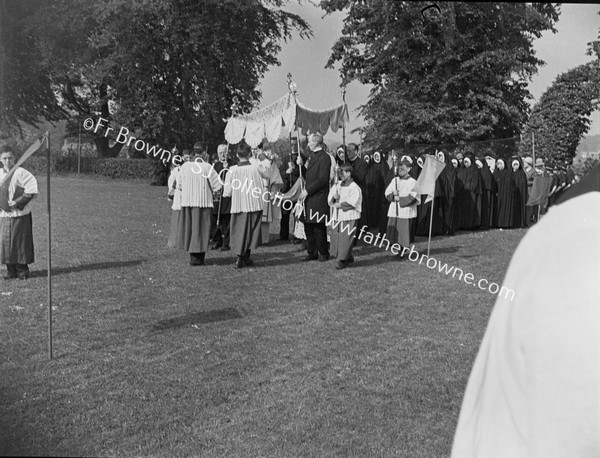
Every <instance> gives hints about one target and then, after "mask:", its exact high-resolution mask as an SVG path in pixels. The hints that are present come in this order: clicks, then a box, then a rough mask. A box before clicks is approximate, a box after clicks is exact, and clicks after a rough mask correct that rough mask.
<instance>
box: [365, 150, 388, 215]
mask: <svg viewBox="0 0 600 458" xmlns="http://www.w3.org/2000/svg"><path fill="white" fill-rule="evenodd" d="M383 165H384V164H382V163H381V162H380V163H379V164H377V163H376V162H375V161H371V162H370V163H369V164H368V165H367V175H366V177H365V195H364V196H363V200H364V202H365V205H364V206H363V207H364V209H365V213H366V215H365V224H366V225H367V226H368V227H379V222H380V220H381V211H382V206H381V200H382V199H385V195H384V192H385V185H384V177H383ZM386 167H387V165H386Z"/></svg>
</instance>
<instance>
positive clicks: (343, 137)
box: [342, 73, 347, 160]
mask: <svg viewBox="0 0 600 458" xmlns="http://www.w3.org/2000/svg"><path fill="white" fill-rule="evenodd" d="M346 84H347V80H346V73H342V102H343V104H344V106H345V105H346ZM342 143H343V145H344V158H345V157H346V123H344V124H343V125H342ZM344 160H345V159H344Z"/></svg>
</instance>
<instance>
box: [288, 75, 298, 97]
mask: <svg viewBox="0 0 600 458" xmlns="http://www.w3.org/2000/svg"><path fill="white" fill-rule="evenodd" d="M287 85H288V91H290V94H291V95H294V96H296V95H298V91H297V86H296V83H294V80H292V74H291V73H288V74H287Z"/></svg>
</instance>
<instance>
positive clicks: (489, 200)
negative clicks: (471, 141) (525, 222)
mask: <svg viewBox="0 0 600 458" xmlns="http://www.w3.org/2000/svg"><path fill="white" fill-rule="evenodd" d="M475 162H476V163H477V166H478V167H479V164H481V166H480V167H479V172H480V173H481V178H482V180H483V193H482V194H481V228H482V229H489V228H490V227H494V226H493V223H492V219H493V218H492V216H493V215H494V211H495V208H496V205H497V203H496V193H497V192H498V184H497V183H496V179H495V178H494V175H492V172H491V170H490V168H489V166H488V164H487V161H486V160H485V158H484V157H483V156H481V157H478V158H477V160H476V161H475Z"/></svg>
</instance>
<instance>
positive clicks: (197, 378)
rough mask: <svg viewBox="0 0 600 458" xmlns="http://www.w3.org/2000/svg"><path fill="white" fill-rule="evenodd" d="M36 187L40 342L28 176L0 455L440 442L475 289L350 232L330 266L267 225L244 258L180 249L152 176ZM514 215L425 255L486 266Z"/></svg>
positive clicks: (476, 338)
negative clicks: (172, 244)
mask: <svg viewBox="0 0 600 458" xmlns="http://www.w3.org/2000/svg"><path fill="white" fill-rule="evenodd" d="M52 186H53V189H52V234H53V236H52V250H53V251H52V260H53V305H54V311H53V314H54V359H53V360H51V361H50V360H49V359H48V325H47V313H48V312H47V279H46V261H47V257H48V250H47V237H46V231H47V215H46V203H45V198H46V191H45V189H46V182H45V180H44V179H43V178H40V189H41V195H40V197H39V198H38V199H37V200H36V201H35V203H34V206H33V218H34V233H35V243H36V256H37V259H36V263H35V264H34V265H32V266H31V267H32V268H33V271H34V276H33V278H31V279H29V280H27V281H16V280H14V281H1V280H0V291H1V296H0V332H1V335H2V339H1V344H0V356H1V359H0V362H1V372H0V374H1V375H0V454H2V455H71V456H73V455H84V456H90V455H94V456H97V455H103V456H106V455H111V456H123V455H126V456H133V455H135V456H140V455H155V456H172V455H178V456H191V455H194V456H243V457H245V456H269V457H279V456H290V457H291V456H357V457H366V456H406V457H415V456H421V457H434V456H444V455H448V454H449V451H450V447H451V444H452V437H453V433H454V429H455V425H456V421H457V416H458V412H459V409H460V403H461V399H462V395H463V392H464V388H465V385H466V382H467V378H468V375H469V371H470V368H471V365H472V363H473V360H474V357H475V355H476V352H477V349H478V346H479V343H480V340H481V337H482V335H483V332H484V330H485V326H486V323H487V319H488V317H489V313H490V311H491V308H492V306H493V304H494V300H495V296H493V295H492V294H490V293H489V292H486V291H481V290H479V289H478V288H477V287H474V286H468V285H466V284H465V283H464V282H463V281H459V280H458V279H457V278H452V277H449V276H445V275H443V274H441V273H439V272H436V271H432V270H429V269H428V268H427V267H426V266H425V265H418V264H416V263H412V262H409V261H404V262H397V261H394V260H392V255H391V254H390V253H389V252H386V251H383V250H381V249H375V248H372V247H368V246H364V245H363V246H359V247H358V249H357V251H356V256H355V257H356V262H355V263H354V265H353V267H351V268H348V269H346V270H343V271H337V270H335V268H334V267H335V261H333V260H331V261H329V262H325V263H319V262H310V263H303V262H300V259H301V257H302V256H303V255H304V253H300V252H297V247H298V246H297V245H292V244H283V243H280V242H272V243H271V244H270V246H267V247H261V248H259V249H258V250H257V251H256V253H255V254H254V256H253V258H254V260H255V267H253V268H246V269H242V270H235V269H234V267H233V261H234V259H233V255H232V254H231V252H221V251H211V252H209V253H208V255H207V265H206V266H204V267H191V266H189V264H188V261H189V258H188V255H187V253H184V252H181V251H177V250H172V249H169V248H167V246H166V242H167V236H168V229H169V224H170V212H171V210H170V207H169V203H168V201H167V200H166V197H165V192H166V188H160V187H152V186H149V185H148V184H146V183H130V182H119V181H101V180H87V179H77V178H66V177H57V178H53V179H52ZM276 231H277V228H276V227H272V240H275V239H276V238H277V236H276V234H275V232H276ZM523 234H524V231H521V230H515V231H488V232H474V233H459V234H458V235H456V236H454V237H445V238H434V239H433V243H432V247H433V248H432V253H431V254H432V256H434V257H436V258H437V259H439V260H443V261H445V262H448V263H449V264H451V265H454V266H456V267H459V268H461V269H463V270H464V271H465V272H472V273H473V274H474V276H475V279H476V280H477V279H479V278H486V279H487V280H489V281H490V282H496V283H499V284H501V283H502V280H503V278H504V273H505V271H506V268H507V265H508V262H509V260H510V257H511V255H512V252H513V251H514V249H515V247H516V245H517V244H518V242H519V240H520V238H521V237H522V236H523ZM424 247H426V240H424V239H422V238H420V239H417V244H416V248H417V249H423V248H424ZM516 293H517V294H518V292H516Z"/></svg>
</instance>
